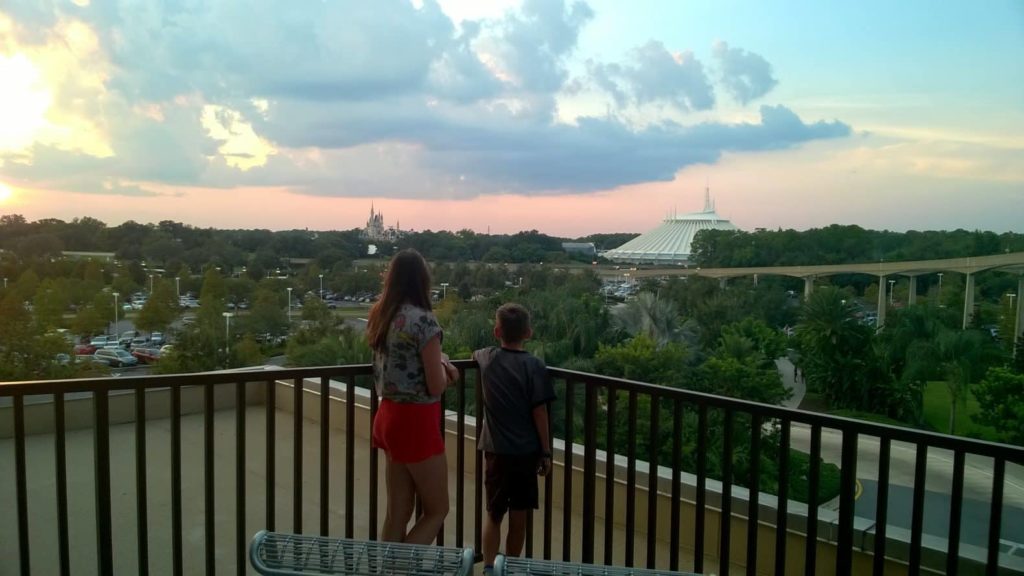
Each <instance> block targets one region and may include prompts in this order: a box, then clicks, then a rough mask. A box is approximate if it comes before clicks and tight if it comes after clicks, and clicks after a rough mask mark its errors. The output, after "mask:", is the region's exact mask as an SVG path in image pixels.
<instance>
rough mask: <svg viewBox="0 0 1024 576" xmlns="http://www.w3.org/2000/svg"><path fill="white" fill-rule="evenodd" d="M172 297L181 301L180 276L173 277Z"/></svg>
mask: <svg viewBox="0 0 1024 576" xmlns="http://www.w3.org/2000/svg"><path fill="white" fill-rule="evenodd" d="M174 295H175V296H177V297H178V300H181V276H175V277H174Z"/></svg>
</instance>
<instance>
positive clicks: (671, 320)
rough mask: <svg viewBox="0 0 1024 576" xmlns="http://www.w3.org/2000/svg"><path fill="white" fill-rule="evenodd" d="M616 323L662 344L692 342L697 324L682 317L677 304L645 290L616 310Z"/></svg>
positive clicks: (613, 317) (627, 331) (630, 333)
mask: <svg viewBox="0 0 1024 576" xmlns="http://www.w3.org/2000/svg"><path fill="white" fill-rule="evenodd" d="M612 321H613V322H614V324H615V326H616V327H618V328H619V329H621V330H622V331H624V332H626V333H627V334H629V335H630V336H640V335H643V336H646V337H648V338H650V339H651V340H653V341H654V342H655V344H657V345H658V347H659V348H660V347H662V346H664V345H665V344H668V343H669V342H681V341H685V342H687V343H692V340H693V339H694V338H695V332H696V326H695V325H694V324H693V323H692V322H688V321H682V319H681V318H680V316H679V312H678V310H677V309H676V305H675V304H674V303H673V302H671V301H669V300H664V299H659V298H657V297H655V295H654V294H651V293H650V292H641V293H640V294H638V295H637V297H636V299H635V300H633V301H631V302H627V303H626V304H623V305H622V306H619V307H617V308H615V309H614V310H613V311H612Z"/></svg>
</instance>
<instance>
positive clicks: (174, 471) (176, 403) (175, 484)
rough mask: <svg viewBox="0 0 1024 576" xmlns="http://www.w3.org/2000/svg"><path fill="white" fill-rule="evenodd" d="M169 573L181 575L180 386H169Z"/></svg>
mask: <svg viewBox="0 0 1024 576" xmlns="http://www.w3.org/2000/svg"><path fill="white" fill-rule="evenodd" d="M171 573H173V574H174V575H175V576H181V574H182V573H183V566H182V526H181V386H172V387H171Z"/></svg>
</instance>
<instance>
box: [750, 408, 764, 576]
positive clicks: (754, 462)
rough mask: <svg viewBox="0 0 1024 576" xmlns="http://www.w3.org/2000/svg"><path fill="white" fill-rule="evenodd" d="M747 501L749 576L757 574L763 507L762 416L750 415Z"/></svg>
mask: <svg viewBox="0 0 1024 576" xmlns="http://www.w3.org/2000/svg"><path fill="white" fill-rule="evenodd" d="M747 484H748V490H749V491H748V494H749V495H750V496H749V498H748V499H747V576H756V574H757V530H758V524H757V522H758V518H759V514H760V512H761V511H760V510H759V507H760V506H761V415H760V414H751V415H750V479H749V481H748V482H747Z"/></svg>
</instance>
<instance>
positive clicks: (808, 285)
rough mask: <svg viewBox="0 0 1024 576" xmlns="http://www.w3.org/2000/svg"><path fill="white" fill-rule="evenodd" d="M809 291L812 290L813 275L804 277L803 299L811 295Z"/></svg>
mask: <svg viewBox="0 0 1024 576" xmlns="http://www.w3.org/2000/svg"><path fill="white" fill-rule="evenodd" d="M811 292H814V276H806V277H805V278H804V300H807V299H808V298H810V297H811Z"/></svg>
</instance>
